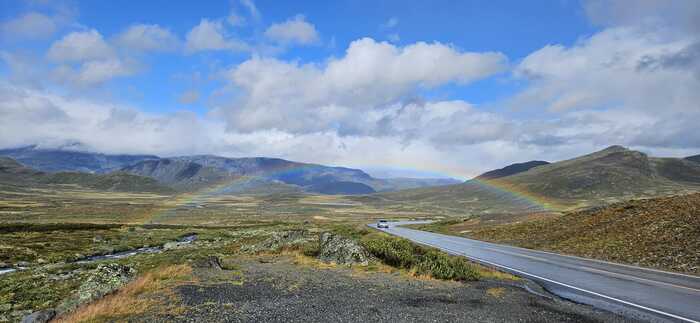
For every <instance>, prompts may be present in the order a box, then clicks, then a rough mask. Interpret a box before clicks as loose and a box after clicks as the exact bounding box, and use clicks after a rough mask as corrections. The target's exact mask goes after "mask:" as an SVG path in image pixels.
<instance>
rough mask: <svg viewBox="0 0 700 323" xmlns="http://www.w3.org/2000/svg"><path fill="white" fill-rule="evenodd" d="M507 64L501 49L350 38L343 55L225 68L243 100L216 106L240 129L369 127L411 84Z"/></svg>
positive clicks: (470, 75)
mask: <svg viewBox="0 0 700 323" xmlns="http://www.w3.org/2000/svg"><path fill="white" fill-rule="evenodd" d="M505 66H506V58H505V57H504V56H503V55H502V54H500V53H469V52H460V51H458V50H456V49H455V48H453V47H450V46H448V45H444V44H440V43H432V44H428V43H415V44H412V45H409V46H406V47H396V46H394V45H391V44H389V43H386V42H381V43H380V42H376V41H374V40H372V39H369V38H364V39H360V40H357V41H354V42H353V43H351V44H350V46H349V48H348V49H347V52H346V54H345V56H344V57H342V58H338V59H330V60H328V61H327V63H326V64H324V65H315V64H307V65H299V64H297V63H290V62H284V61H280V60H277V59H271V58H252V59H250V60H247V61H245V62H243V63H241V64H240V65H238V66H236V67H235V68H233V69H231V70H230V71H229V72H228V73H227V77H228V79H229V80H230V82H231V85H232V86H234V87H236V88H238V89H240V90H242V93H241V96H240V97H239V98H240V99H239V100H238V101H237V102H235V104H234V105H232V106H230V107H219V108H218V109H217V111H218V113H219V114H221V115H223V116H224V117H226V118H227V119H228V120H229V122H230V126H231V127H232V128H235V129H240V130H243V131H253V130H256V129H260V128H263V129H283V130H287V131H290V132H294V133H304V132H313V131H319V130H322V129H335V130H339V131H341V132H347V133H354V132H368V131H374V130H373V129H374V128H376V126H375V124H376V123H378V122H380V121H381V118H382V117H383V115H382V113H381V110H382V109H383V107H386V106H387V105H392V104H395V103H397V102H398V101H400V100H402V99H403V98H404V97H405V96H407V95H411V94H413V93H414V92H415V91H418V90H420V89H427V88H433V87H436V86H440V85H443V84H447V83H451V82H454V83H460V84H466V83H469V82H471V81H474V80H477V79H481V78H484V77H488V76H490V75H493V74H494V73H498V72H500V71H502V70H503V69H504V68H505ZM361 111H365V112H368V113H365V112H361ZM371 111H375V112H374V113H369V112H371ZM358 113H363V117H364V118H366V119H363V120H360V119H361V118H359V117H358ZM367 122H369V123H367Z"/></svg>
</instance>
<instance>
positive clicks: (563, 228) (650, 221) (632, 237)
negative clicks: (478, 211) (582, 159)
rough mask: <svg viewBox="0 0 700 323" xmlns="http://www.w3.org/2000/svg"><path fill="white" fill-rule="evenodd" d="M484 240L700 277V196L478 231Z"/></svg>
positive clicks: (618, 206)
mask: <svg viewBox="0 0 700 323" xmlns="http://www.w3.org/2000/svg"><path fill="white" fill-rule="evenodd" d="M469 235H470V236H471V237H474V238H476V239H480V240H487V241H494V242H500V243H507V244H513V245H518V246H521V247H526V248H533V249H542V250H552V251H556V252H560V253H564V254H572V255H578V256H583V257H589V258H597V259H603V260H608V261H614V262H622V263H631V264H636V265H641V266H648V267H657V268H663V269H667V270H672V271H678V272H688V273H694V274H700V251H699V250H700V238H699V237H700V194H690V195H684V196H674V197H665V198H656V199H648V200H636V201H629V202H623V203H617V204H613V205H610V206H608V207H604V208H598V209H595V210H588V211H580V212H572V213H568V214H565V215H563V216H561V217H558V218H555V219H546V220H539V221H533V222H526V223H519V224H508V225H501V226H494V227H489V228H484V229H478V230H474V231H473V232H471V233H470V234H469Z"/></svg>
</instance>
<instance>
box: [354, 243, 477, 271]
mask: <svg viewBox="0 0 700 323" xmlns="http://www.w3.org/2000/svg"><path fill="white" fill-rule="evenodd" d="M361 244H362V246H363V247H365V248H366V249H367V251H369V252H370V253H371V254H372V255H373V256H375V257H377V258H379V259H380V260H382V262H384V263H385V264H387V265H390V266H393V267H397V268H403V269H409V270H413V271H415V272H416V273H417V274H421V275H430V276H431V277H433V278H437V279H445V280H458V281H470V280H478V279H479V272H478V271H477V269H476V268H475V267H474V266H473V265H472V264H471V263H469V261H467V260H466V259H464V258H462V257H454V256H450V255H448V254H446V253H444V252H442V251H439V250H437V249H428V248H423V247H419V246H417V245H415V244H413V243H411V242H410V241H408V240H406V239H402V238H397V237H391V236H386V235H383V234H369V235H366V236H365V237H364V238H363V239H362V241H361Z"/></svg>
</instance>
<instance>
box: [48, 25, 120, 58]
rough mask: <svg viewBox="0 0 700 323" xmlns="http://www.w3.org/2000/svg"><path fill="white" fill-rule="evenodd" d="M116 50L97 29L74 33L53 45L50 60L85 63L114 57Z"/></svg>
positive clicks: (50, 49)
mask: <svg viewBox="0 0 700 323" xmlns="http://www.w3.org/2000/svg"><path fill="white" fill-rule="evenodd" d="M114 54H115V53H114V50H113V49H112V47H111V46H109V44H107V42H106V41H105V40H104V38H103V37H102V35H101V34H100V33H99V32H98V31H97V30H95V29H91V30H88V31H76V32H72V33H70V34H68V35H66V36H64V37H63V38H61V39H60V40H57V41H55V42H54V43H53V44H51V47H50V48H49V51H48V54H47V56H48V58H49V59H51V60H54V61H85V60H91V59H105V58H111V57H114Z"/></svg>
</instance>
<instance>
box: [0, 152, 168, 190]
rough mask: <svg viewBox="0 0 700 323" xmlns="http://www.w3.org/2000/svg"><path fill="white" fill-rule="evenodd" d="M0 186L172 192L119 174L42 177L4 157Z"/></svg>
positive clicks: (42, 173) (0, 158)
mask: <svg viewBox="0 0 700 323" xmlns="http://www.w3.org/2000/svg"><path fill="white" fill-rule="evenodd" d="M0 183H2V184H9V185H15V186H32V187H41V186H46V185H52V184H72V185H78V186H81V187H84V188H90V189H96V190H103V191H118V192H154V193H173V190H172V189H170V188H168V187H165V186H162V185H160V184H158V183H157V182H156V181H155V180H153V179H151V178H147V177H141V176H135V175H130V174H126V173H120V172H115V173H110V174H88V173H78V172H58V173H45V172H41V171H37V170H35V169H33V168H30V167H26V166H23V165H22V164H20V163H18V162H17V161H15V160H13V159H11V158H7V157H0Z"/></svg>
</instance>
